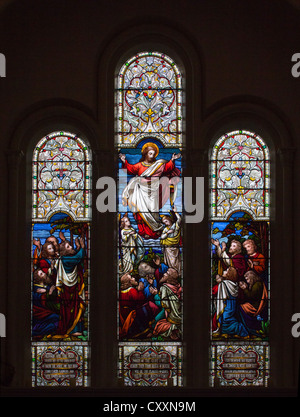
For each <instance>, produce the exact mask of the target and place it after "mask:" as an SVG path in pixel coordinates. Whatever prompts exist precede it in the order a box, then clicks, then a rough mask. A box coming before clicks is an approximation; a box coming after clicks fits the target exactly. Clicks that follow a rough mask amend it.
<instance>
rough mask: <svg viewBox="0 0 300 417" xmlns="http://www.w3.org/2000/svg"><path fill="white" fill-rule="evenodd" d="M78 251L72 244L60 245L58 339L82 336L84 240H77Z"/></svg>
mask: <svg viewBox="0 0 300 417" xmlns="http://www.w3.org/2000/svg"><path fill="white" fill-rule="evenodd" d="M76 246H77V250H75V249H74V248H73V247H72V246H71V244H70V242H68V241H65V242H62V243H61V244H60V255H61V256H60V258H59V259H58V261H57V263H56V270H57V279H56V288H57V290H58V294H59V301H60V319H59V324H58V328H57V336H56V337H60V336H61V337H67V336H68V335H70V334H72V335H73V336H79V335H81V334H82V330H83V329H82V315H83V312H84V310H85V303H84V282H83V271H82V268H81V264H82V261H83V260H84V258H85V244H84V239H83V238H81V239H80V240H78V239H76Z"/></svg>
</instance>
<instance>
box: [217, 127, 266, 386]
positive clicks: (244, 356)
mask: <svg viewBox="0 0 300 417" xmlns="http://www.w3.org/2000/svg"><path fill="white" fill-rule="evenodd" d="M210 184H211V189H210V196H211V199H210V220H211V248H212V249H211V288H212V302H211V314H212V316H211V346H210V364H211V366H210V382H211V385H212V386H229V385H230V386H232V385H235V386H267V383H268V377H269V337H268V336H269V323H270V312H269V293H270V276H269V250H270V248H269V233H270V228H269V220H270V210H269V206H270V159H269V151H268V147H267V146H266V144H265V142H264V140H263V139H262V138H261V137H260V136H258V135H256V134H255V133H253V132H249V131H234V132H230V133H227V134H225V135H224V136H222V137H221V138H219V139H218V141H217V142H216V144H215V145H214V147H213V149H212V151H211V156H210Z"/></svg>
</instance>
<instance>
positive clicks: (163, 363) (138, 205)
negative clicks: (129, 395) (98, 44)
mask: <svg viewBox="0 0 300 417" xmlns="http://www.w3.org/2000/svg"><path fill="white" fill-rule="evenodd" d="M182 94H183V92H182V75H181V73H180V71H179V69H178V67H177V65H176V64H175V62H174V61H173V60H172V59H171V58H170V57H168V56H167V55H165V54H162V53H159V52H148V51H146V52H141V53H138V54H137V55H135V56H133V57H131V58H130V59H129V60H128V61H127V62H125V63H124V65H123V66H122V68H121V69H120V71H119V73H118V76H117V80H116V93H115V100H116V101H115V103H116V109H117V111H116V117H117V126H116V145H115V146H116V151H117V152H118V154H119V165H118V226H117V227H118V232H119V236H118V239H119V247H118V265H119V272H118V278H117V279H118V295H119V298H118V329H119V331H118V343H119V362H118V372H119V378H120V379H121V380H122V382H123V384H124V385H132V386H140V385H143V386H166V385H174V386H181V385H183V382H182V354H183V353H182V350H183V347H182V343H183V328H182V279H183V268H182V249H183V248H182V222H183V217H182V183H181V175H182V163H181V151H182V147H183V139H182V134H183V132H182V117H183V109H182V104H183V97H182Z"/></svg>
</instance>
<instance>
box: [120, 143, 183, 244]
mask: <svg viewBox="0 0 300 417" xmlns="http://www.w3.org/2000/svg"><path fill="white" fill-rule="evenodd" d="M158 153H159V149H158V146H157V145H156V144H155V143H152V142H148V143H146V144H145V145H144V146H143V147H142V158H141V159H140V161H139V162H138V163H136V164H130V163H128V162H127V160H126V156H125V155H124V154H120V155H119V157H120V159H121V161H122V168H123V169H126V170H127V172H128V173H129V174H131V175H135V177H134V178H132V179H131V180H130V181H129V182H128V184H127V186H126V187H125V189H124V191H123V194H122V202H123V205H124V206H127V205H128V207H129V208H130V210H131V211H132V212H133V213H134V217H135V219H136V221H137V223H138V228H139V234H140V235H141V236H142V237H144V238H145V239H149V238H153V239H157V238H158V237H159V236H160V234H161V232H162V229H163V225H162V224H161V222H160V217H159V214H158V213H159V210H160V209H161V208H162V207H163V205H164V204H165V203H166V202H167V200H168V199H169V198H170V201H171V205H172V202H174V200H175V198H176V192H177V184H178V181H179V175H180V170H179V169H178V168H176V167H175V162H174V161H175V160H176V159H178V158H179V157H180V156H181V155H180V154H177V155H176V154H175V153H174V154H173V155H172V158H171V159H170V161H166V160H164V159H159V160H156V157H157V155H158ZM161 177H165V178H166V181H161V182H160V181H159V180H160V178H161ZM170 180H172V181H170ZM170 182H171V186H170Z"/></svg>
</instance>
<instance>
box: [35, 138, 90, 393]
mask: <svg viewBox="0 0 300 417" xmlns="http://www.w3.org/2000/svg"><path fill="white" fill-rule="evenodd" d="M91 169H92V161H91V151H90V148H89V146H88V145H87V143H86V142H85V141H84V140H82V139H81V138H79V137H78V136H77V135H75V134H74V133H70V132H65V131H58V132H52V133H50V134H49V135H46V136H45V137H43V138H42V139H41V140H40V141H39V142H38V143H37V145H36V147H35V149H34V152H33V158H32V303H31V305H32V309H31V322H32V325H31V340H32V342H31V348H32V386H54V385H56V386H88V384H89V371H88V368H89V355H90V348H89V346H90V340H89V300H88V294H89V270H90V266H89V257H90V238H89V235H90V222H91Z"/></svg>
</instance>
